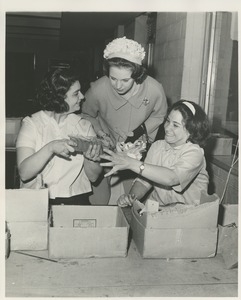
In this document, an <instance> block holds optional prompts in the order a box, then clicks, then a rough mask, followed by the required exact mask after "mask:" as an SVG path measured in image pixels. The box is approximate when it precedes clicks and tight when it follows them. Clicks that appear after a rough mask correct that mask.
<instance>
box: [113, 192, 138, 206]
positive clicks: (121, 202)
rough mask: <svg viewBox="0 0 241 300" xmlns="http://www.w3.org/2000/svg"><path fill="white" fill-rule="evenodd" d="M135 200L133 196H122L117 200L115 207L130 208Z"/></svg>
mask: <svg viewBox="0 0 241 300" xmlns="http://www.w3.org/2000/svg"><path fill="white" fill-rule="evenodd" d="M135 200H136V196H135V194H132V195H130V194H128V195H127V194H123V195H121V196H120V197H119V199H118V200H117V205H118V206H120V207H126V206H132V205H133V202H134V201H135Z"/></svg>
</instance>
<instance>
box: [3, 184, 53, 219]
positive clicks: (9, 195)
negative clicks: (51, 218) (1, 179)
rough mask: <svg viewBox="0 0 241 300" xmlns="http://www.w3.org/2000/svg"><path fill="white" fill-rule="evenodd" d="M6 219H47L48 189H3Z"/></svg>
mask: <svg viewBox="0 0 241 300" xmlns="http://www.w3.org/2000/svg"><path fill="white" fill-rule="evenodd" d="M5 207H6V221H8V222H44V221H46V220H47V219H48V189H39V190H32V189H12V190H11V189H9V190H6V191H5Z"/></svg>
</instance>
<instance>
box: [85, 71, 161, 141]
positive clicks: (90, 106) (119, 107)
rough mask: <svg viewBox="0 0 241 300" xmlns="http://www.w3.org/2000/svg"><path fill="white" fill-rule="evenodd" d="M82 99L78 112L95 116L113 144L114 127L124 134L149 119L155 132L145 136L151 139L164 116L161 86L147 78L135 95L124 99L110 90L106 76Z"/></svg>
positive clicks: (93, 84)
mask: <svg viewBox="0 0 241 300" xmlns="http://www.w3.org/2000/svg"><path fill="white" fill-rule="evenodd" d="M85 97H86V101H85V102H84V103H83V107H82V111H83V112H84V113H86V114H89V115H90V116H92V117H97V116H98V118H99V120H100V123H101V125H102V124H103V127H107V128H108V129H109V131H110V133H112V134H113V136H114V137H115V139H116V140H117V141H118V138H119V135H118V133H117V132H115V127H117V128H119V129H120V130H122V131H123V132H125V133H128V132H130V131H133V130H134V129H135V128H137V127H138V126H139V125H141V124H142V123H143V122H145V121H147V120H148V119H149V118H150V117H153V118H152V119H150V121H149V122H151V123H153V125H154V127H155V130H153V132H149V134H150V136H151V137H152V136H153V137H154V136H155V134H156V131H157V127H158V126H159V125H160V124H161V123H162V122H163V120H164V116H165V114H166V108H167V105H166V98H165V94H164V91H163V89H162V86H161V85H160V84H159V83H158V82H157V81H156V80H154V79H153V78H151V77H147V79H146V80H145V81H144V82H143V83H142V84H140V86H139V90H138V92H137V93H136V94H135V95H133V96H132V97H130V98H129V99H128V100H125V99H124V98H123V97H121V96H120V95H119V94H118V93H117V92H116V91H115V90H114V89H113V88H112V86H111V83H110V80H109V78H108V77H106V76H104V77H102V78H100V79H99V80H97V81H96V82H94V83H92V84H91V88H90V89H89V91H88V92H87V93H86V95H85ZM147 122H148V121H147ZM147 129H148V126H147Z"/></svg>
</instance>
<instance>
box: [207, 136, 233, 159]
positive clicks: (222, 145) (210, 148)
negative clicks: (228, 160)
mask: <svg viewBox="0 0 241 300" xmlns="http://www.w3.org/2000/svg"><path fill="white" fill-rule="evenodd" d="M232 145H233V139H232V138H231V137H229V136H226V135H221V134H216V135H215V134H213V136H212V138H211V139H210V140H209V144H208V145H207V148H206V151H207V152H208V153H209V154H211V155H231V154H232Z"/></svg>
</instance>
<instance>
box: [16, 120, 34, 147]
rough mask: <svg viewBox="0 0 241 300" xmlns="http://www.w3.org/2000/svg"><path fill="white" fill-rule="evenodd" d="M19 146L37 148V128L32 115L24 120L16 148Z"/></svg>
mask: <svg viewBox="0 0 241 300" xmlns="http://www.w3.org/2000/svg"><path fill="white" fill-rule="evenodd" d="M19 147H29V148H32V149H35V148H36V129H35V125H34V123H33V122H32V120H31V118H30V117H26V118H24V119H23V120H22V124H21V128H20V130H19V134H18V137H17V141H16V148H19Z"/></svg>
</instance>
